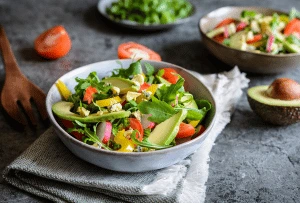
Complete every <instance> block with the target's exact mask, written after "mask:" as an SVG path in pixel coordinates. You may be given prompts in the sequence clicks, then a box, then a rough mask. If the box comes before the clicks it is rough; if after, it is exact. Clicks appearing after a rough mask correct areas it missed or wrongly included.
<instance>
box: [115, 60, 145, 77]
mask: <svg viewBox="0 0 300 203" xmlns="http://www.w3.org/2000/svg"><path fill="white" fill-rule="evenodd" d="M141 73H143V70H142V65H141V63H140V60H138V61H136V62H133V63H131V64H130V66H129V67H128V68H127V69H124V68H119V69H115V70H114V71H113V74H112V77H121V78H126V79H128V78H130V77H132V76H133V75H137V74H141Z"/></svg>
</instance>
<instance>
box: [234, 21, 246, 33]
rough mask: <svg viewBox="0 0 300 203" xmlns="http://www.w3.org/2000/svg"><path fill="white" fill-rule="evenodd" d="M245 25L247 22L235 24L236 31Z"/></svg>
mask: <svg viewBox="0 0 300 203" xmlns="http://www.w3.org/2000/svg"><path fill="white" fill-rule="evenodd" d="M245 27H247V23H245V22H240V23H239V24H237V26H236V31H237V32H238V31H241V30H243V29H244V28H245Z"/></svg>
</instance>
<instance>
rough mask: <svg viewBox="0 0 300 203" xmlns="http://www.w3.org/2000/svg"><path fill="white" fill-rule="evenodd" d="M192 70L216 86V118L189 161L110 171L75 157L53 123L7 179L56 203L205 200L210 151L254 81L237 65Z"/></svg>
mask: <svg viewBox="0 0 300 203" xmlns="http://www.w3.org/2000/svg"><path fill="white" fill-rule="evenodd" d="M191 73H192V74H193V75H195V76H197V77H198V78H199V79H200V80H201V81H202V82H203V83H204V84H206V85H207V86H208V87H209V88H210V90H211V91H212V93H213V95H214V97H215V100H216V105H217V112H216V116H217V117H216V121H215V126H214V128H213V129H212V130H211V132H210V134H209V136H208V137H207V138H206V140H205V141H204V143H203V144H202V146H201V150H199V151H197V152H195V153H194V154H193V155H191V156H189V157H187V158H186V159H185V160H183V161H181V162H179V163H177V164H175V165H173V166H170V167H168V168H165V169H160V170H156V171H149V172H144V173H121V172H114V171H109V170H106V169H102V168H99V167H97V166H94V165H92V164H89V163H87V162H84V161H82V160H81V159H79V158H77V157H76V156H74V155H73V154H72V153H71V152H70V151H69V150H68V149H67V148H66V147H65V146H64V145H63V144H62V142H61V141H60V140H59V138H58V137H57V136H56V135H55V132H54V130H53V128H50V129H49V130H47V131H46V132H45V133H44V134H43V135H41V136H40V138H38V139H37V140H36V141H35V142H34V143H33V144H32V145H31V146H30V147H29V148H28V149H27V150H26V151H25V152H24V153H23V154H22V155H21V156H20V157H18V158H17V159H16V160H15V161H13V162H12V163H11V164H10V165H9V166H7V167H6V169H5V170H4V173H3V177H4V179H5V180H6V181H7V182H8V183H10V184H11V185H14V186H16V187H18V188H20V189H22V190H25V191H27V192H30V193H32V194H35V195H38V196H41V197H44V198H47V199H49V200H52V201H55V202H85V203H88V202H107V203H115V202H143V203H147V202H151V203H152V202H166V203H167V202H170V203H174V202H179V203H184V202H190V203H202V202H204V200H205V190H206V186H205V183H206V181H207V178H208V169H209V165H208V162H209V153H210V151H211V148H212V146H213V145H214V141H215V139H216V138H217V136H218V135H219V134H220V132H221V131H222V130H223V129H224V127H225V126H226V124H228V123H229V122H230V116H231V115H232V112H233V110H234V107H235V105H236V103H237V101H238V99H239V98H240V97H241V95H242V89H243V88H246V87H247V86H248V82H249V80H248V79H247V78H246V77H245V74H244V73H241V72H240V71H239V69H238V68H237V67H235V68H233V69H232V70H231V71H229V72H224V73H220V74H210V75H200V74H199V73H197V72H192V71H191Z"/></svg>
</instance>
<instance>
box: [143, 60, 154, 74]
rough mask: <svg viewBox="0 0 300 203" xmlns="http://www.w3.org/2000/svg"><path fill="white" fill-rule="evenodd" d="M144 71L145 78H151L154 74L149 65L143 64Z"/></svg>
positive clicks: (152, 68)
mask: <svg viewBox="0 0 300 203" xmlns="http://www.w3.org/2000/svg"><path fill="white" fill-rule="evenodd" d="M145 69H146V76H148V77H149V76H152V75H153V74H154V71H155V70H154V67H153V66H152V65H151V64H149V63H145Z"/></svg>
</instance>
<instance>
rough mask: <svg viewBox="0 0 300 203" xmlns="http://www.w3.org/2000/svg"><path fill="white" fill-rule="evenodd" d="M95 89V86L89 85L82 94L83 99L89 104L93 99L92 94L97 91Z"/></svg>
mask: <svg viewBox="0 0 300 203" xmlns="http://www.w3.org/2000/svg"><path fill="white" fill-rule="evenodd" d="M97 92H98V91H97V89H96V88H95V87H92V86H89V87H88V88H86V90H85V94H84V96H83V101H87V103H88V104H90V103H91V102H92V101H93V95H94V94H95V93H97Z"/></svg>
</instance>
